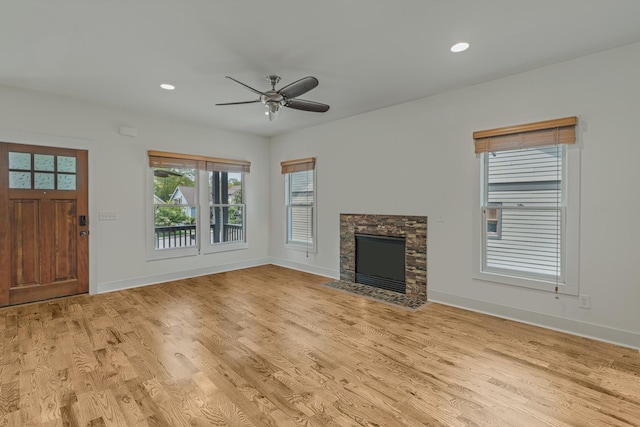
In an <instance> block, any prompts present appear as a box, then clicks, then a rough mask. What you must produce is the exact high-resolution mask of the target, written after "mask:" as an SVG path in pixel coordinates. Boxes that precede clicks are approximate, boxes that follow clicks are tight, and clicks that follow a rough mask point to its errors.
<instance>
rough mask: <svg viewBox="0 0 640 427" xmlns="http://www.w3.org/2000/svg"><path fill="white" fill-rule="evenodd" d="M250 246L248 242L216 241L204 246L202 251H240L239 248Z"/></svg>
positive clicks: (207, 252)
mask: <svg viewBox="0 0 640 427" xmlns="http://www.w3.org/2000/svg"><path fill="white" fill-rule="evenodd" d="M248 248H249V244H248V243H246V242H227V243H216V244H215V245H212V246H208V247H206V248H203V249H202V253H203V254H215V253H220V252H230V251H238V250H242V249H248Z"/></svg>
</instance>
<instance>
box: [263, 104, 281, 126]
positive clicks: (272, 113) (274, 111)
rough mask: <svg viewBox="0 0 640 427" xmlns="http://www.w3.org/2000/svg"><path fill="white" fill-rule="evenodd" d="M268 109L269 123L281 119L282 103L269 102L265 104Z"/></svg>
mask: <svg viewBox="0 0 640 427" xmlns="http://www.w3.org/2000/svg"><path fill="white" fill-rule="evenodd" d="M264 105H265V107H267V111H266V114H267V115H268V116H269V121H270V122H272V121H274V120H276V119H277V118H278V117H280V103H279V102H274V101H268V102H266V103H265V104H264Z"/></svg>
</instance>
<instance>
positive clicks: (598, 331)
mask: <svg viewBox="0 0 640 427" xmlns="http://www.w3.org/2000/svg"><path fill="white" fill-rule="evenodd" d="M427 294H428V298H429V301H431V302H437V303H440V304H445V305H450V306H452V307H458V308H462V309H464V310H470V311H475V312H478V313H483V314H488V315H490V316H495V317H500V318H502V319H508V320H513V321H515V322H520V323H526V324H528V325H534V326H540V327H543V328H546V329H552V330H554V331H559V332H565V333H569V334H572V335H577V336H581V337H585V338H590V339H594V340H598V341H603V342H607V343H611V344H615V345H621V346H624V347H630V348H634V349H639V350H640V334H639V333H636V332H632V331H625V330H622V329H615V328H610V327H607V326H601V325H596V324H593V323H587V322H581V321H579V320H573V319H567V318H564V317H558V316H552V315H549V314H544V313H538V312H534V311H528V310H522V309H519V308H514V307H509V306H505V305H500V304H494V303H491V302H485V301H480V300H476V299H473V298H467V297H461V296H458V295H452V294H448V293H446V292H439V291H430V290H427Z"/></svg>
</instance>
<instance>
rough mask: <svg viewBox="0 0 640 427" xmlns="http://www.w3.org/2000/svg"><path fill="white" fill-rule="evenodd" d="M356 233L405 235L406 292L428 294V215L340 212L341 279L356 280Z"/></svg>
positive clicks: (350, 281) (352, 281) (425, 295)
mask: <svg viewBox="0 0 640 427" xmlns="http://www.w3.org/2000/svg"><path fill="white" fill-rule="evenodd" d="M356 234H368V235H371V236H388V237H404V239H405V266H406V273H405V281H406V285H407V295H408V296H412V297H423V298H426V297H427V217H426V216H403V215H362V214H340V280H343V281H345V282H349V283H354V282H355V277H356V258H355V255H356V238H355V235H356Z"/></svg>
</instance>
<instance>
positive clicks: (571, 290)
mask: <svg viewBox="0 0 640 427" xmlns="http://www.w3.org/2000/svg"><path fill="white" fill-rule="evenodd" d="M473 278H474V279H476V280H482V281H484V282H491V283H500V284H503V285H510V286H517V287H521V288H529V289H536V290H539V291H544V292H552V293H555V292H556V286H558V293H559V294H563V295H578V288H577V286H571V284H567V283H557V284H556V283H555V282H553V281H550V280H544V279H537V278H528V277H521V276H511V275H508V274H500V273H495V272H486V271H476V272H474V274H473Z"/></svg>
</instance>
